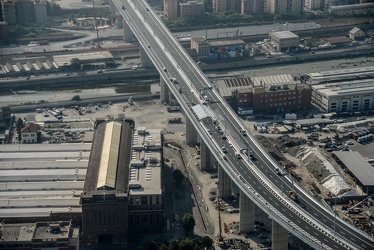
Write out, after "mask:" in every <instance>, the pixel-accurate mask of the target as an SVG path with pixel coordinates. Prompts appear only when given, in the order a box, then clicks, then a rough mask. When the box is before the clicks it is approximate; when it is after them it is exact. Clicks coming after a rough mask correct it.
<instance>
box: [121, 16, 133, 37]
mask: <svg viewBox="0 0 374 250" xmlns="http://www.w3.org/2000/svg"><path fill="white" fill-rule="evenodd" d="M134 37H135V35H134V33H133V32H132V31H131V29H130V26H129V25H128V24H127V23H126V21H125V19H123V41H132V40H133V39H134Z"/></svg>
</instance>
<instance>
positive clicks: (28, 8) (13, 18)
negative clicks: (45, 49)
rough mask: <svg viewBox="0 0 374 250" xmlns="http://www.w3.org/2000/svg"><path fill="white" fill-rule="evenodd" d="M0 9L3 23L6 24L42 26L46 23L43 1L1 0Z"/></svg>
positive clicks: (45, 6) (45, 5)
mask: <svg viewBox="0 0 374 250" xmlns="http://www.w3.org/2000/svg"><path fill="white" fill-rule="evenodd" d="M1 7H2V14H3V18H4V21H6V22H7V23H8V24H31V23H37V24H44V23H46V22H47V3H46V1H45V0H33V1H32V0H13V1H11V0H3V1H2V2H1Z"/></svg>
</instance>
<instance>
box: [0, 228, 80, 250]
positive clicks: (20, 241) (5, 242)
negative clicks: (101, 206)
mask: <svg viewBox="0 0 374 250" xmlns="http://www.w3.org/2000/svg"><path fill="white" fill-rule="evenodd" d="M0 249H24V250H26V249H30V250H31V249H70V250H78V249H79V227H74V226H73V225H72V223H71V221H48V222H36V223H32V224H31V223H22V224H6V223H4V222H2V223H0Z"/></svg>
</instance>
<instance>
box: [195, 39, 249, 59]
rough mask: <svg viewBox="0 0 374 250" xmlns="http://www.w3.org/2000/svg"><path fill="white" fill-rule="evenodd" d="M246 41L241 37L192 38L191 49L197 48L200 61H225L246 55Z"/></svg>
mask: <svg viewBox="0 0 374 250" xmlns="http://www.w3.org/2000/svg"><path fill="white" fill-rule="evenodd" d="M244 48H245V42H244V41H243V40H240V39H231V40H218V39H216V40H208V39H206V38H205V37H193V38H191V49H192V50H196V52H197V53H198V55H199V60H200V61H207V60H210V61H224V60H230V59H236V58H242V57H244V56H245V53H244V52H245V50H244Z"/></svg>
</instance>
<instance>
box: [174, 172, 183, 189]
mask: <svg viewBox="0 0 374 250" xmlns="http://www.w3.org/2000/svg"><path fill="white" fill-rule="evenodd" d="M172 175H173V179H174V182H175V184H176V185H177V186H178V187H179V186H181V185H182V181H183V179H184V175H183V173H182V171H180V170H179V169H174V170H173V173H172Z"/></svg>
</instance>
